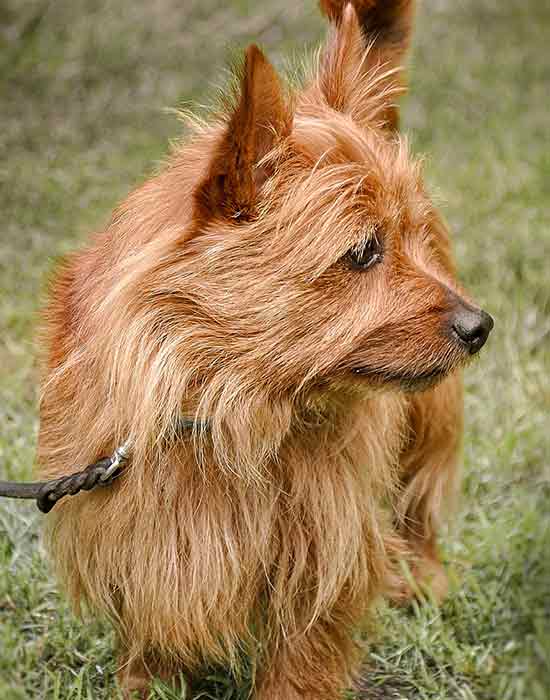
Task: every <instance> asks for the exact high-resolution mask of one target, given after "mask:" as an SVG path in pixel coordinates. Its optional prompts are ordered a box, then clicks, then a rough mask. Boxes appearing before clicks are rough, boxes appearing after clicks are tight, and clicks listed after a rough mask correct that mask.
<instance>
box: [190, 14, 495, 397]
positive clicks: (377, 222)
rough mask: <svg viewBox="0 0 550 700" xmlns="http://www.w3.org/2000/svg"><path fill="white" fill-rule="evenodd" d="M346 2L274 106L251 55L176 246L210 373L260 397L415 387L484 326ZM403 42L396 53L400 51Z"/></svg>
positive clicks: (461, 355)
mask: <svg viewBox="0 0 550 700" xmlns="http://www.w3.org/2000/svg"><path fill="white" fill-rule="evenodd" d="M385 51H386V53H385V54H384V57H385V62H382V61H381V52H380V51H379V50H378V49H377V47H376V45H373V46H370V47H368V46H367V47H365V44H364V39H363V35H362V32H361V27H360V23H359V20H358V16H357V13H356V12H355V11H354V9H353V8H352V6H351V5H348V6H347V8H346V9H345V10H344V11H343V13H342V15H341V16H339V17H338V22H337V24H336V26H335V27H334V28H333V32H332V35H331V37H330V39H329V42H328V45H327V46H326V47H325V49H324V51H323V52H322V53H321V54H320V58H319V61H318V63H317V65H316V71H315V74H314V75H313V76H312V78H311V79H310V81H309V82H308V84H307V86H306V88H305V89H304V90H303V91H301V92H300V93H298V94H297V95H294V96H293V98H292V99H289V98H288V97H287V96H286V95H285V94H284V92H283V90H282V88H281V85H280V82H279V79H278V77H277V75H276V73H275V70H274V69H273V67H272V66H271V65H270V64H269V63H268V62H267V60H266V59H265V57H264V55H263V54H262V53H261V52H260V51H259V49H257V48H256V47H251V48H250V49H249V50H248V52H247V54H246V59H245V64H244V68H243V71H242V76H241V81H240V94H239V95H238V96H237V101H236V105H235V106H234V107H233V108H232V110H231V111H230V113H229V115H228V117H227V120H226V122H225V124H224V125H223V127H221V128H220V131H218V132H217V134H216V136H215V138H214V137H213V136H212V134H210V135H209V136H208V138H210V139H211V144H212V148H211V153H210V155H209V157H208V161H207V162H206V164H205V172H204V174H203V176H202V178H201V181H200V184H199V185H198V186H197V188H196V190H195V192H194V220H193V225H192V227H191V228H192V231H191V233H190V234H188V238H187V240H186V242H185V248H186V254H187V255H188V259H189V261H190V262H192V264H193V266H194V267H193V268H192V269H191V268H190V272H189V274H190V275H192V277H193V284H195V285H197V288H199V289H201V292H200V298H199V299H197V303H198V305H199V306H200V307H201V309H202V315H203V317H204V318H206V319H207V320H208V321H212V322H213V323H214V324H215V328H216V329H217V333H218V334H219V335H220V337H219V344H218V346H217V348H214V349H212V351H213V352H215V351H216V350H219V356H218V357H214V356H212V362H213V363H215V364H223V363H226V364H233V365H234V366H236V367H239V369H240V370H241V371H242V372H243V373H246V372H250V373H253V374H254V381H255V382H257V385H258V386H261V385H262V384H263V383H265V382H268V384H269V386H270V388H271V389H272V390H274V391H280V392H284V391H288V390H295V389H298V388H300V389H303V388H305V387H308V386H316V387H319V386H322V385H325V386H326V385H327V384H328V385H330V384H331V383H333V384H340V385H341V384H342V382H344V383H345V384H348V385H349V384H350V383H351V384H353V383H355V384H357V383H359V384H361V385H362V386H373V385H374V386H380V385H384V386H397V387H400V388H407V389H417V388H421V387H424V386H426V385H427V384H431V383H433V382H435V381H437V380H438V379H440V378H442V377H444V376H445V375H446V374H447V373H448V372H450V371H452V370H453V369H455V368H457V367H459V366H461V365H463V364H464V363H465V362H466V361H467V360H468V359H469V358H471V357H472V356H473V355H474V354H475V353H477V352H478V350H479V349H480V348H481V347H482V346H483V344H484V343H485V340H486V339H487V336H488V334H489V332H490V330H491V327H492V324H493V322H492V319H491V317H490V316H489V315H488V314H486V313H485V312H484V311H481V310H480V309H478V308H477V307H476V306H475V304H474V303H473V302H472V301H471V300H470V299H469V298H468V297H467V296H466V294H465V293H464V291H463V290H462V289H461V288H460V287H459V285H458V284H457V281H456V278H455V273H454V268H453V263H452V260H451V257H450V253H449V241H448V237H447V232H446V229H445V226H444V224H443V222H442V220H441V218H440V216H439V214H438V212H437V210H436V208H435V207H434V205H433V203H432V201H431V200H430V198H429V196H428V195H427V193H426V190H425V188H424V186H423V183H422V177H421V172H420V170H421V169H420V164H419V163H418V162H416V161H415V160H414V159H413V158H412V157H411V155H410V153H409V150H408V147H407V144H406V141H405V140H404V139H403V138H402V137H401V136H399V135H398V133H397V130H396V119H397V111H396V106H395V104H394V102H395V97H396V94H397V93H398V92H399V91H400V87H399V73H398V69H397V68H396V67H395V66H394V59H392V54H391V52H390V53H388V51H387V48H386V49H385ZM401 53H402V47H397V48H396V49H395V54H396V56H397V57H400V55H401Z"/></svg>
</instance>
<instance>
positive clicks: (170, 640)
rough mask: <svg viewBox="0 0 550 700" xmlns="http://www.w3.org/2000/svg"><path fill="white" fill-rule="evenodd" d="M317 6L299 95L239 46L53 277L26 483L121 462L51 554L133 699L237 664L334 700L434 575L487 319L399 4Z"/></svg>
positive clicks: (78, 505)
mask: <svg viewBox="0 0 550 700" xmlns="http://www.w3.org/2000/svg"><path fill="white" fill-rule="evenodd" d="M320 6H321V10H322V11H323V12H324V14H325V15H326V17H327V18H328V20H329V24H330V27H329V35H328V39H327V41H326V43H325V45H324V46H323V47H322V49H321V51H320V52H319V54H318V56H317V57H316V59H315V61H314V62H313V66H312V67H311V70H310V73H309V75H308V77H307V78H306V79H305V80H304V84H303V86H302V87H301V88H299V89H298V88H296V89H290V88H288V87H286V86H285V85H284V84H283V82H282V81H281V79H280V78H279V76H278V74H277V72H276V71H275V69H274V68H273V66H272V65H271V64H270V63H269V61H268V60H267V58H266V57H265V55H264V54H263V53H262V52H261V50H260V49H259V48H258V47H257V46H255V45H252V46H250V47H249V48H248V49H247V51H246V53H245V56H244V61H243V65H242V67H241V68H240V70H239V72H238V81H237V82H238V85H237V86H236V87H235V89H234V90H233V93H232V95H230V96H228V98H227V100H226V101H225V103H224V108H223V109H222V110H221V112H220V113H217V114H214V115H212V117H211V118H210V119H208V120H206V121H200V120H198V119H195V120H194V121H193V124H192V134H191V135H190V137H189V138H188V139H187V140H186V141H185V142H184V143H182V144H179V145H178V146H176V147H175V148H174V151H173V152H172V154H171V156H170V158H169V160H168V162H167V164H166V165H165V167H164V168H163V169H162V170H161V171H160V172H159V173H158V174H157V175H156V176H154V177H153V178H152V179H150V180H148V181H147V182H145V184H143V185H142V186H140V187H138V189H136V190H135V191H134V192H132V193H131V194H130V195H129V196H128V198H127V199H126V200H125V201H124V202H123V203H122V204H121V205H120V206H119V207H118V208H117V209H116V210H115V212H114V213H113V215H112V219H111V221H110V223H109V224H108V226H107V228H106V229H105V230H104V231H102V232H101V233H99V234H97V235H95V236H94V237H93V238H92V239H91V241H90V242H89V244H88V245H87V246H86V247H85V248H84V249H83V250H81V251H80V252H77V253H75V254H73V255H71V256H69V257H68V259H67V260H66V261H65V262H64V264H63V265H62V266H61V267H60V269H59V271H58V273H57V276H56V278H55V281H54V283H53V286H52V289H51V295H50V300H49V304H48V306H47V308H46V311H45V323H44V336H43V340H42V343H43V345H44V347H45V348H46V351H45V361H44V372H43V387H42V398H41V425H40V436H39V463H40V465H41V467H40V469H41V473H42V474H43V475H44V476H47V477H55V476H60V475H64V474H69V473H71V472H72V471H75V469H76V467H77V466H78V465H84V464H87V463H89V462H92V461H94V460H96V459H98V458H99V457H102V456H104V455H106V454H110V453H112V451H113V449H114V448H116V447H117V446H119V445H121V444H123V443H126V442H127V441H129V444H130V445H131V459H130V462H129V465H128V467H127V468H126V469H125V470H124V473H123V475H122V476H121V477H120V478H119V479H117V480H116V481H115V482H114V483H113V484H112V485H111V486H110V487H109V488H105V489H99V490H97V491H94V492H92V493H86V494H80V495H78V496H74V497H72V498H66V499H64V500H63V501H62V502H61V503H59V504H58V505H57V506H56V507H55V509H54V510H53V511H52V513H51V514H50V515H49V516H48V519H49V523H48V528H47V529H48V533H47V542H48V546H49V549H50V552H51V556H52V559H53V561H54V563H55V566H56V569H57V572H58V575H59V578H60V580H61V581H62V583H63V585H64V586H65V588H66V590H67V592H68V595H69V596H70V599H71V600H72V601H73V602H74V604H75V607H76V609H77V610H78V609H79V608H80V606H81V605H82V604H85V605H86V607H87V608H89V609H91V610H93V611H95V612H96V613H97V614H101V615H105V616H107V617H108V618H110V620H111V621H112V622H113V624H114V626H115V628H116V630H117V634H118V639H119V644H120V657H119V659H120V671H119V680H120V683H121V684H122V687H123V688H124V691H125V692H126V693H127V694H130V693H131V692H133V691H137V692H139V693H140V694H141V695H142V696H143V697H146V695H147V693H148V689H149V688H150V683H151V679H152V678H153V677H160V678H163V679H170V678H172V677H174V676H177V675H178V674H181V676H182V677H184V678H185V679H186V682H188V683H189V687H191V688H192V684H193V679H196V678H197V675H198V674H199V673H200V669H201V668H203V667H204V666H205V664H219V663H221V664H225V666H226V667H228V668H233V669H236V670H238V668H239V667H240V664H241V663H242V659H243V655H245V656H247V657H248V658H250V659H252V660H253V662H254V667H255V668H256V673H255V681H254V689H253V694H254V697H255V698H257V699H258V700H298V699H300V700H335V699H336V698H338V697H341V693H342V692H343V690H344V689H345V688H346V687H349V686H351V685H352V684H353V683H354V681H355V679H356V677H357V672H358V668H359V665H360V661H361V645H360V643H359V642H358V640H357V634H356V631H357V629H358V625H359V623H360V622H361V621H362V620H364V619H365V618H366V617H368V613H369V611H370V610H372V606H373V603H374V602H375V601H376V600H377V599H378V598H379V597H380V596H382V597H386V598H389V599H391V600H395V601H398V602H399V601H401V602H406V601H407V600H410V599H411V597H412V596H414V595H416V594H417V593H418V591H419V590H429V591H430V592H431V595H432V596H433V597H434V598H435V599H441V598H443V597H444V595H445V592H446V589H447V579H446V575H445V572H444V569H443V566H442V563H441V560H440V556H439V554H438V550H437V533H438V528H439V525H440V521H441V518H442V516H443V515H444V514H445V511H446V508H447V506H446V504H447V503H448V499H449V498H450V497H452V493H453V491H454V490H455V489H456V484H457V467H456V464H457V451H458V450H459V446H460V442H461V434H462V410H463V402H462V382H461V370H462V368H463V367H464V366H465V365H466V364H467V363H468V362H469V361H470V360H471V359H472V358H473V357H474V356H475V355H476V353H477V352H478V351H479V350H480V348H481V347H482V346H483V345H484V343H485V341H486V339H487V337H488V335H489V333H490V331H491V328H492V326H493V320H492V319H491V317H490V316H489V315H488V314H487V313H486V312H484V311H482V310H480V309H479V308H478V307H477V306H476V305H475V303H474V302H473V301H472V300H471V299H470V297H469V296H468V295H467V294H466V292H465V291H464V290H463V289H462V287H461V286H460V285H459V283H458V281H457V277H456V271H455V265H454V262H453V258H452V254H451V249H450V242H449V235H448V232H447V229H446V226H445V223H444V222H443V219H442V217H441V216H440V214H439V213H438V211H437V209H436V207H435V206H434V204H433V203H432V201H431V199H430V197H429V195H428V193H427V192H426V189H425V187H424V184H423V181H422V174H421V169H420V165H419V163H418V162H416V161H415V159H414V158H413V157H412V156H411V154H410V153H409V149H408V147H407V142H406V140H405V138H404V137H402V136H401V135H400V133H399V123H398V122H399V109H398V106H397V98H398V97H399V95H400V94H401V93H402V92H403V91H404V82H405V81H404V77H403V71H402V68H401V66H402V63H403V61H404V59H405V57H406V53H407V50H408V47H409V43H410V37H411V30H412V24H413V12H414V8H413V0H353V2H350V3H346V2H343V1H341V0H321V3H320ZM407 568H408V570H409V572H410V575H406V574H405V573H404V572H406V570H407Z"/></svg>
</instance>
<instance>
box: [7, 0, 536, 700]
mask: <svg viewBox="0 0 550 700" xmlns="http://www.w3.org/2000/svg"><path fill="white" fill-rule="evenodd" d="M549 28H550V6H548V5H547V4H546V3H542V2H539V0H527V1H525V0H508V1H507V2H506V3H502V2H498V1H497V0H457V1H451V0H437V1H436V0H431V1H430V2H425V3H424V7H423V10H422V12H421V14H420V17H419V22H418V31H417V36H416V45H415V52H414V58H413V70H412V71H411V95H410V96H409V97H408V99H407V101H406V104H405V110H404V125H405V127H406V129H407V131H410V132H411V134H412V138H413V142H414V145H415V149H416V150H417V151H419V152H428V153H429V154H430V158H429V161H428V177H429V181H430V183H432V186H433V188H434V189H435V188H437V191H438V192H439V193H440V196H441V199H442V200H443V201H444V202H445V206H444V211H445V212H446V215H447V218H448V220H449V221H450V224H451V226H452V229H453V232H454V241H455V248H456V252H457V256H458V259H459V266H460V270H461V272H462V275H463V279H464V281H465V282H466V283H467V284H468V286H469V287H470V288H471V289H472V291H473V292H474V294H475V296H476V298H477V299H479V300H480V302H482V303H483V304H484V305H485V306H486V307H487V308H488V309H489V310H490V311H491V313H492V314H493V315H494V316H495V318H496V329H495V332H494V335H493V336H492V338H491V341H490V343H489V346H488V348H487V349H486V351H484V352H483V353H482V356H481V358H480V360H479V362H478V363H477V364H476V365H475V366H474V367H473V368H472V369H471V370H470V371H469V372H468V373H467V396H466V418H467V433H466V441H465V453H464V472H465V479H464V488H463V498H462V503H461V506H460V509H459V513H458V516H457V517H456V519H455V521H454V525H453V526H452V528H451V529H450V530H449V532H448V533H446V535H445V538H444V542H443V546H444V553H445V557H446V559H447V561H448V566H449V570H450V573H451V577H452V580H453V582H454V585H453V589H452V593H451V596H450V598H449V600H448V601H447V602H446V603H445V605H444V606H443V607H442V608H441V609H436V608H434V607H432V606H430V605H425V606H415V607H413V609H412V610H409V611H398V610H393V609H386V608H382V609H381V610H380V612H379V614H378V628H379V638H378V641H377V642H376V644H375V645H374V646H372V647H371V650H370V652H369V655H368V657H367V663H368V666H369V674H368V678H369V687H368V689H366V690H365V691H364V697H365V698H372V699H374V698H376V699H377V700H381V699H382V698H402V699H404V698H406V699H407V700H416V699H417V698H418V699H423V698H426V699H428V698H430V699H434V700H435V699H438V700H447V699H449V700H450V699H453V700H454V699H456V700H474V699H476V700H547V698H548V697H550V622H549V620H550V430H549V429H548V415H549V410H550V382H549V379H548V377H549V376H550V352H549V348H550V291H549V287H548V277H547V274H548V273H547V265H548V260H549V259H550V236H548V228H549V225H550V207H549V201H550V191H549V190H550V149H548V147H547V143H548V142H547V130H548V99H547V96H548V93H549V90H550V73H549V64H548V60H547V57H548V50H547V42H548V29H549ZM321 32H322V21H321V19H320V17H319V16H318V14H317V12H316V8H315V3H313V2H308V3H303V4H301V3H296V2H289V1H288V0H279V2H275V0H263V1H262V2H259V3H252V2H251V1H248V2H246V1H245V0H233V2H231V3H222V2H219V0H202V1H201V2H199V0H186V2H181V1H180V0H158V1H157V2H155V3H148V2H145V0H133V2H130V0H119V2H117V3H110V2H107V0H79V1H78V2H74V3H73V2H70V1H69V0H59V1H57V2H55V3H54V2H46V1H45V0H40V1H38V0H2V1H1V2H0V72H1V75H2V76H3V79H2V82H1V83H0V95H1V98H0V99H1V104H2V117H3V118H2V129H1V130H0V148H1V150H2V152H3V153H4V158H3V159H2V163H1V165H0V209H1V211H2V233H1V234H0V367H1V368H2V370H1V372H0V396H1V401H0V474H1V476H0V478H6V477H7V478H28V477H30V475H31V472H32V464H33V458H34V448H35V439H36V432H37V410H36V404H37V373H36V363H35V349H34V344H33V337H34V334H35V330H36V320H37V319H36V312H37V309H38V308H39V304H40V299H41V296H42V291H43V289H44V286H45V282H46V280H47V277H48V272H49V270H50V269H51V267H52V263H53V262H54V261H55V259H56V258H57V257H58V256H59V255H61V254H63V253H64V252H65V251H67V250H68V249H71V248H72V247H74V246H75V245H76V244H78V242H79V241H81V240H83V239H84V237H85V235H86V234H87V233H88V232H89V231H90V230H91V229H94V228H96V227H100V226H101V225H102V224H103V223H104V222H105V221H106V219H107V217H108V214H109V212H110V210H111V208H112V207H113V205H114V204H115V203H116V202H117V200H119V199H120V198H121V197H122V196H123V195H124V194H125V193H126V192H127V191H128V189H129V188H130V187H132V186H133V185H134V184H135V183H137V182H139V181H140V180H142V179H143V177H144V176H145V175H146V174H147V173H148V172H150V170H151V168H152V166H154V165H155V163H156V162H158V160H159V159H161V158H162V156H163V154H164V153H165V151H166V143H167V140H168V139H169V138H174V137H177V136H178V134H179V130H180V127H179V125H178V124H177V122H176V121H175V119H174V118H173V117H172V116H170V115H169V114H168V113H167V112H166V111H163V108H164V107H170V106H176V105H181V104H182V103H186V102H188V101H189V100H191V99H193V100H198V101H199V102H200V101H201V100H205V99H207V96H208V95H209V94H211V93H212V85H213V84H214V85H215V84H219V83H220V75H221V68H222V67H223V66H224V65H225V62H226V59H227V56H228V46H229V47H235V46H242V45H244V44H246V42H248V41H252V40H254V41H258V40H259V41H260V42H261V43H262V44H263V45H264V46H265V47H266V48H267V50H268V52H269V54H270V55H271V56H272V58H274V59H275V60H276V62H277V63H279V64H282V63H283V61H284V59H283V57H284V56H288V55H289V54H292V53H297V54H300V53H301V52H302V49H303V45H304V44H305V45H307V46H308V47H311V46H313V45H314V44H315V42H316V41H318V39H319V37H320V35H321ZM545 143H546V146H545ZM40 526H41V519H40V516H38V515H37V514H36V512H35V510H34V508H33V506H32V505H29V504H26V503H16V502H4V503H1V504H0V572H1V574H2V575H1V576H0V697H1V698H3V699H4V700H23V699H27V698H32V699H33V700H36V699H38V698H47V699H50V698H51V699H55V700H57V699H59V700H69V699H70V700H76V699H84V698H86V699H87V698H93V699H94V700H101V699H103V698H115V697H116V691H115V689H114V685H113V672H114V670H115V661H114V658H113V647H112V643H113V639H112V636H111V633H110V630H109V629H108V628H107V627H106V626H104V625H102V624H101V623H99V622H90V621H84V622H81V621H78V620H77V619H75V618H74V617H73V616H72V615H71V614H70V612H69V610H68V608H67V605H66V603H65V602H64V601H63V598H62V597H61V596H60V595H59V592H58V590H57V588H56V585H55V582H54V581H53V579H52V576H51V574H50V573H49V570H48V566H47V563H46V560H45V558H44V553H43V551H42V549H41V546H40V540H39V533H40ZM155 697H156V698H157V700H159V699H164V700H168V699H172V698H175V697H177V696H176V694H175V693H174V692H173V691H170V689H169V688H167V687H166V686H162V685H161V684H159V685H158V687H157V689H156V690H155ZM202 697H203V698H217V699H220V698H226V699H227V700H229V699H232V700H238V699H239V698H244V697H245V692H244V691H243V690H242V689H241V690H239V689H237V688H236V687H235V686H234V684H233V683H232V681H231V679H229V678H227V677H226V676H225V675H224V674H223V672H220V673H219V674H217V675H216V674H214V675H213V676H212V677H210V678H209V679H205V682H204V688H203V695H202Z"/></svg>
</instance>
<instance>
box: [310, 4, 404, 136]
mask: <svg viewBox="0 0 550 700" xmlns="http://www.w3.org/2000/svg"><path fill="white" fill-rule="evenodd" d="M319 4H320V7H321V10H322V12H323V13H324V14H325V15H326V16H327V17H328V18H329V20H330V21H331V22H332V23H334V24H335V25H336V37H335V39H334V40H333V42H332V44H329V48H328V54H329V58H330V54H331V53H332V54H335V53H339V54H340V55H341V56H343V55H345V54H346V53H347V54H348V55H350V60H349V65H348V66H347V71H348V73H350V72H353V70H354V66H357V65H358V59H357V55H356V54H357V52H356V50H355V49H350V45H351V43H352V42H353V41H355V37H353V40H352V39H351V38H350V36H351V35H352V34H354V29H353V25H356V26H357V28H358V30H359V31H358V34H359V35H360V36H361V43H362V51H363V55H362V58H361V59H360V63H361V73H362V75H363V80H369V78H370V79H371V80H376V81H377V85H378V87H377V90H378V97H379V100H380V99H382V98H386V99H385V102H386V106H385V109H384V110H383V112H382V114H381V116H382V119H383V122H384V124H385V126H386V127H387V128H389V129H391V130H396V129H397V128H398V126H399V112H398V108H397V106H396V105H395V103H394V102H393V100H392V99H390V98H392V97H395V95H396V94H399V93H400V92H404V78H403V74H402V66H401V64H402V61H403V60H404V58H405V56H406V53H407V51H408V49H409V46H410V41H411V35H412V25H413V17H414V5H415V2H414V0H320V2H319ZM344 47H347V48H344ZM329 63H330V60H329ZM333 63H334V61H333ZM342 70H343V64H342V60H341V59H340V72H342ZM357 79H358V76H357V75H355V80H357ZM382 91H383V92H384V94H382ZM372 94H373V91H372V90H370V91H369V90H368V89H365V96H366V98H367V97H369V96H370V97H372Z"/></svg>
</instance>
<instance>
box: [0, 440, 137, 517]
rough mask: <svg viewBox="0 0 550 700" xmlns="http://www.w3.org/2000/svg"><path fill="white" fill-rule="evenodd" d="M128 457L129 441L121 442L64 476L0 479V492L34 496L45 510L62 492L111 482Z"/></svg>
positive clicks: (39, 507) (43, 511)
mask: <svg viewBox="0 0 550 700" xmlns="http://www.w3.org/2000/svg"><path fill="white" fill-rule="evenodd" d="M129 457H130V448H129V445H128V444H124V445H122V446H121V447H117V448H116V450H115V451H114V452H113V454H112V456H111V457H104V458H102V459H100V460H98V461H97V462H94V463H93V464H89V465H88V466H87V467H86V468H85V469H82V471H79V472H76V473H74V474H69V475H68V476H60V477H59V478H57V479H51V480H50V481H31V482H17V481H0V496H5V497H7V498H28V499H34V500H36V505H37V506H38V509H39V510H40V511H42V513H49V511H50V510H51V509H52V508H53V507H54V506H55V504H56V503H57V502H58V501H60V500H61V499H62V498H63V497H64V496H74V495H75V494H77V493H79V492H80V491H91V490H92V489H95V488H96V487H97V486H109V485H110V484H112V483H113V481H114V480H115V479H116V478H117V477H119V476H120V475H121V474H122V471H123V469H124V467H125V466H126V463H127V462H128V459H129Z"/></svg>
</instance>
